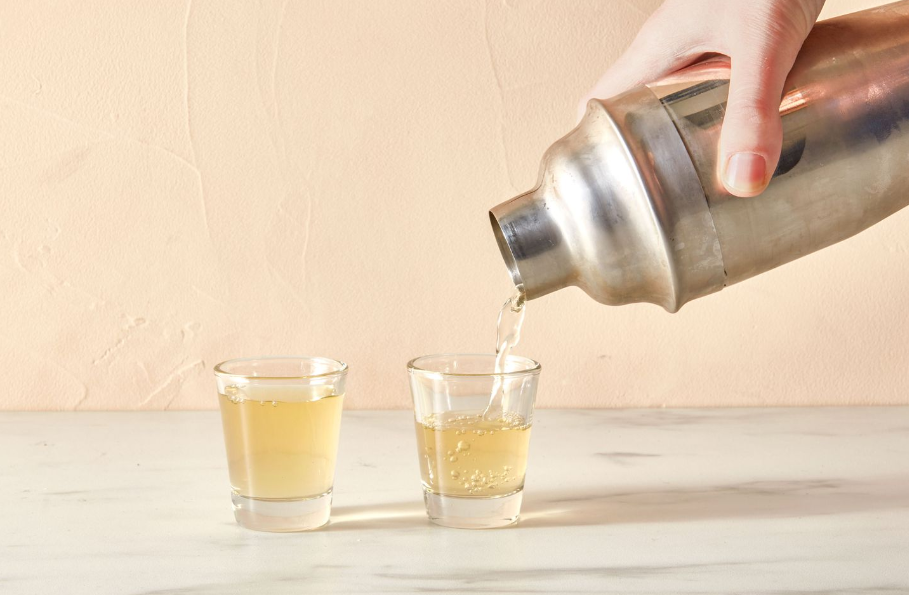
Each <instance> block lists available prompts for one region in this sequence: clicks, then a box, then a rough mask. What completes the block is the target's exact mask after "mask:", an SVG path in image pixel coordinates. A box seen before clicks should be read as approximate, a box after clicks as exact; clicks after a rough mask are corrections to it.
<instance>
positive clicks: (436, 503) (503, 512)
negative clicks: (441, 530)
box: [423, 487, 524, 529]
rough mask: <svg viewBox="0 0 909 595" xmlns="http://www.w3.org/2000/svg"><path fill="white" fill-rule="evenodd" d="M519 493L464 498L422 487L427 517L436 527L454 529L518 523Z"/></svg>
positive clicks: (521, 493) (521, 498)
mask: <svg viewBox="0 0 909 595" xmlns="http://www.w3.org/2000/svg"><path fill="white" fill-rule="evenodd" d="M523 499H524V494H523V491H522V490H518V491H516V492H512V493H511V494H508V495H505V496H498V497H495V498H467V497H460V496H444V495H442V494H436V493H433V492H431V491H429V490H427V489H426V488H425V487H424V488H423V500H424V501H425V502H426V514H427V515H429V520H430V521H432V522H433V523H435V524H436V525H442V526H443V527H453V528H455V529H495V528H496V527H507V526H508V525H512V524H514V523H516V522H517V521H518V515H519V514H520V512H521V501H522V500H523Z"/></svg>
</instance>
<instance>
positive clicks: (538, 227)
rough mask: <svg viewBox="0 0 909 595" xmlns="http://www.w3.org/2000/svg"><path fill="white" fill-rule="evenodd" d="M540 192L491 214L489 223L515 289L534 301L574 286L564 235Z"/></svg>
mask: <svg viewBox="0 0 909 595" xmlns="http://www.w3.org/2000/svg"><path fill="white" fill-rule="evenodd" d="M548 210H549V206H548V205H547V202H546V199H545V197H543V196H540V188H537V189H536V190H531V191H530V192H526V193H524V194H521V195H520V196H516V197H515V198H513V199H511V200H509V201H507V202H504V203H502V204H500V205H498V206H497V207H495V208H493V209H491V210H490V211H489V221H490V223H491V224H492V230H493V233H494V234H495V237H496V242H497V243H498V245H499V250H500V251H501V253H502V258H503V259H504V260H505V266H506V267H507V268H508V273H509V275H510V276H511V280H512V282H514V284H515V286H516V287H518V286H523V289H524V294H525V295H526V296H527V299H535V298H538V297H541V296H544V295H546V294H548V293H552V292H553V291H556V290H557V289H561V288H563V287H566V286H568V285H572V284H574V280H573V279H574V277H575V274H574V267H573V264H572V262H571V254H570V253H568V252H567V250H566V240H565V233H566V231H567V230H562V229H560V228H559V226H558V224H557V222H556V221H555V220H554V219H553V218H552V217H550V216H549V213H548V212H547V211H548Z"/></svg>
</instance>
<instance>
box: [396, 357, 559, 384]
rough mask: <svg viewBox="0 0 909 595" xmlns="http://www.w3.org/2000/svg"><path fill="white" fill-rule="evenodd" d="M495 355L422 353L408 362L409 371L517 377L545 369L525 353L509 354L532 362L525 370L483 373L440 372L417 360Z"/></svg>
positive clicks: (441, 375)
mask: <svg viewBox="0 0 909 595" xmlns="http://www.w3.org/2000/svg"><path fill="white" fill-rule="evenodd" d="M465 356H466V357H475V356H480V357H493V358H494V357H495V354H494V353H433V354H429V355H421V356H418V357H415V358H413V359H412V360H410V361H409V362H407V371H408V372H409V373H410V374H419V375H421V376H427V377H436V378H494V377H499V378H517V377H520V376H530V375H535V374H539V373H540V371H541V370H542V369H543V366H542V365H541V364H540V362H538V361H536V360H534V359H531V358H529V357H525V356H523V355H509V356H508V357H509V359H511V358H517V359H521V360H524V361H526V362H528V363H530V364H531V366H530V367H529V368H527V369H525V370H515V371H513V372H483V373H464V372H439V371H438V370H427V369H426V368H421V367H419V366H418V365H417V364H416V362H417V361H419V360H421V359H427V358H431V357H465Z"/></svg>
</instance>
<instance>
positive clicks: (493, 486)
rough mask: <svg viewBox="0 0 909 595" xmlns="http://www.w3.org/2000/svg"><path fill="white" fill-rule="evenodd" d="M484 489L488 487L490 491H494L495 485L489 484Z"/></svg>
mask: <svg viewBox="0 0 909 595" xmlns="http://www.w3.org/2000/svg"><path fill="white" fill-rule="evenodd" d="M486 487H488V488H489V489H490V490H494V489H496V484H494V483H491V484H489V485H488V486H486Z"/></svg>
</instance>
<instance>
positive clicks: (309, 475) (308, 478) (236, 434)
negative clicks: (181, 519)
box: [219, 387, 344, 499]
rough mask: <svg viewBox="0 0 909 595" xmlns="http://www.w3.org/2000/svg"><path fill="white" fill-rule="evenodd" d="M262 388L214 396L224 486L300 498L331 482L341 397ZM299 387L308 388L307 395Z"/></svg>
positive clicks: (253, 493) (252, 494) (318, 491)
mask: <svg viewBox="0 0 909 595" xmlns="http://www.w3.org/2000/svg"><path fill="white" fill-rule="evenodd" d="M312 390H313V389H311V388H291V387H288V388H281V387H268V388H267V390H262V389H261V388H260V390H258V391H257V392H256V393H255V398H254V399H252V398H241V397H239V396H238V395H237V394H236V392H233V393H232V394H231V395H230V396H227V395H223V394H222V395H220V398H219V401H220V403H221V421H222V423H223V424H224V441H225V445H226V447H227V464H228V469H229V471H230V484H231V487H232V488H233V490H234V491H235V492H237V493H238V494H240V495H241V496H246V497H249V498H264V499H304V498H313V497H316V496H319V495H321V494H324V493H325V492H327V491H329V490H330V489H331V486H332V482H333V480H334V469H335V459H336V457H337V452H338V434H339V432H340V427H341V408H342V404H343V400H344V399H343V395H326V396H321V397H320V398H316V400H309V401H306V400H304V399H307V398H309V399H312V398H314V397H319V395H314V393H313V392H312ZM302 391H309V392H308V394H307V393H304V392H302Z"/></svg>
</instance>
